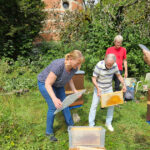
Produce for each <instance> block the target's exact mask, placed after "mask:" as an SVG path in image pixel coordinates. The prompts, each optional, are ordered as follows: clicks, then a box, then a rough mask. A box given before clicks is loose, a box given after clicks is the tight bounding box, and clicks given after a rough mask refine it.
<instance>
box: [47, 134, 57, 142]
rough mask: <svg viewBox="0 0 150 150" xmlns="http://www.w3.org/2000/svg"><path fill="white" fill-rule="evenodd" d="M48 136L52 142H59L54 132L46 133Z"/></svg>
mask: <svg viewBox="0 0 150 150" xmlns="http://www.w3.org/2000/svg"><path fill="white" fill-rule="evenodd" d="M46 136H48V137H50V141H51V142H57V141H58V140H57V138H56V137H55V136H54V134H46Z"/></svg>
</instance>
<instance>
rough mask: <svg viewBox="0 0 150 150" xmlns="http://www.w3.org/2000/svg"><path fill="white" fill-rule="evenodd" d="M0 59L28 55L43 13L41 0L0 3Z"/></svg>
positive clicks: (10, 0) (40, 25)
mask: <svg viewBox="0 0 150 150" xmlns="http://www.w3.org/2000/svg"><path fill="white" fill-rule="evenodd" d="M0 5H1V9H0V37H1V39H0V57H2V56H5V57H11V58H13V59H16V58H17V56H18V55H22V56H27V54H29V52H30V50H31V48H32V46H33V41H34V39H35V37H36V36H37V35H38V33H39V31H40V29H41V27H42V23H41V22H42V21H43V19H44V18H45V13H44V12H43V11H42V10H43V8H44V3H43V2H41V0H9V3H6V1H5V0H1V1H0Z"/></svg>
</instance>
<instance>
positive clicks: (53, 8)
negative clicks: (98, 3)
mask: <svg viewBox="0 0 150 150" xmlns="http://www.w3.org/2000/svg"><path fill="white" fill-rule="evenodd" d="M42 1H43V2H44V3H45V9H44V11H46V12H47V18H46V20H45V21H44V22H43V29H42V30H41V32H40V35H41V37H42V38H43V39H44V40H46V41H50V40H59V26H58V24H59V25H61V24H63V23H64V22H63V19H62V17H63V14H64V13H65V11H67V10H69V11H74V10H82V9H83V0H42Z"/></svg>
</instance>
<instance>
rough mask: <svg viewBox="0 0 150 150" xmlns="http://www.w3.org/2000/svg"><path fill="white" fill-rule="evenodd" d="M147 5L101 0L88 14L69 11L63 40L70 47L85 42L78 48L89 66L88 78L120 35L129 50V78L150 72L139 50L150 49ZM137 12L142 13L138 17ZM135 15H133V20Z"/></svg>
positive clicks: (87, 8) (139, 2) (88, 9)
mask: <svg viewBox="0 0 150 150" xmlns="http://www.w3.org/2000/svg"><path fill="white" fill-rule="evenodd" d="M146 2H147V1H140V0H135V1H134V0H132V1H126V0H124V1H119V2H118V1H116V0H114V1H100V3H98V4H97V5H95V6H93V7H90V8H89V7H86V10H85V11H79V12H76V13H75V14H73V13H72V12H70V15H69V12H67V15H66V17H64V20H65V22H67V24H66V28H65V30H61V31H62V32H61V35H62V41H63V42H64V43H67V44H68V48H70V45H72V46H73V45H76V44H75V43H82V44H80V45H79V46H78V49H80V50H81V51H82V52H83V53H84V56H85V59H86V63H85V64H84V65H83V69H84V70H85V71H86V73H87V75H88V77H91V75H92V70H93V68H94V66H95V65H96V63H97V62H98V61H99V60H102V59H104V56H105V52H106V49H107V48H108V47H110V46H113V39H114V37H115V36H116V35H117V34H121V35H122V36H123V38H124V41H123V47H125V48H126V49H127V60H128V68H129V69H128V70H129V76H130V77H135V76H136V77H140V76H141V75H142V74H143V73H144V74H145V73H146V72H148V71H149V67H148V66H147V65H146V64H145V63H144V61H143V54H142V51H141V50H140V48H139V47H138V44H140V43H142V44H145V45H146V46H148V47H150V36H149V32H147V31H148V28H149V27H148V26H147V25H148V24H147V21H146V20H147V19H148V18H147V10H146V8H145V4H146ZM141 8H142V9H141ZM135 10H139V11H138V13H139V14H138V15H136V14H137V11H135ZM131 14H133V16H132V17H131V18H130V16H131ZM141 15H142V16H143V17H141ZM67 35H69V36H67Z"/></svg>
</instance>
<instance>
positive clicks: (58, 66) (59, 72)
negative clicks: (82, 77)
mask: <svg viewBox="0 0 150 150" xmlns="http://www.w3.org/2000/svg"><path fill="white" fill-rule="evenodd" d="M76 71H77V69H71V71H70V72H67V71H66V69H65V59H64V58H62V59H56V60H54V61H52V63H51V64H49V65H48V66H47V67H46V68H45V69H44V70H43V71H42V72H41V73H40V74H39V75H38V81H40V82H45V80H46V78H47V76H48V75H49V73H50V72H53V73H54V74H55V75H56V76H57V78H56V81H55V82H54V84H53V86H55V87H63V86H65V85H66V83H67V82H69V81H70V80H71V78H72V76H73V75H74V74H75V72H76Z"/></svg>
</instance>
